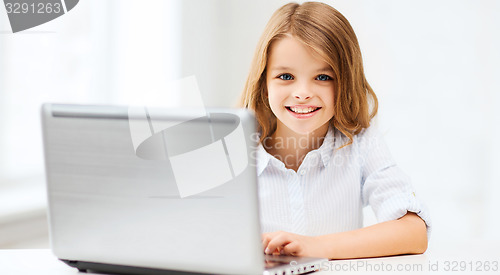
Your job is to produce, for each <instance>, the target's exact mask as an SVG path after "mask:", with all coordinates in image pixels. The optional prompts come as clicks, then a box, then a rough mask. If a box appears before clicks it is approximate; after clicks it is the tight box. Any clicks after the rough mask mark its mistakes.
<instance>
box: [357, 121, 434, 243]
mask: <svg viewBox="0 0 500 275" xmlns="http://www.w3.org/2000/svg"><path fill="white" fill-rule="evenodd" d="M357 138H358V139H359V143H358V145H359V147H358V150H359V153H360V155H361V156H362V179H361V190H362V200H363V206H366V205H370V206H371V207H372V209H373V211H374V212H375V216H376V217H377V220H378V221H379V222H384V221H389V220H396V219H398V218H401V217H402V216H404V215H405V214H406V213H407V212H413V213H416V214H417V215H418V216H419V217H420V218H422V220H424V222H425V224H426V226H427V235H428V236H429V235H430V232H431V220H430V216H429V211H428V210H427V208H426V207H425V205H424V204H423V203H422V202H421V201H420V200H419V199H418V197H417V193H416V192H415V189H414V188H413V186H412V184H411V181H410V178H409V177H408V176H407V175H406V174H405V173H404V172H403V171H402V170H401V169H400V168H399V167H398V166H397V165H396V163H395V161H394V159H393V158H392V156H391V154H390V151H389V149H388V147H387V144H386V143H385V141H384V139H383V137H382V136H381V135H380V133H379V132H378V131H377V130H376V129H374V128H373V126H372V127H369V128H368V129H365V130H364V131H363V132H361V133H360V134H359V135H358V137H357Z"/></svg>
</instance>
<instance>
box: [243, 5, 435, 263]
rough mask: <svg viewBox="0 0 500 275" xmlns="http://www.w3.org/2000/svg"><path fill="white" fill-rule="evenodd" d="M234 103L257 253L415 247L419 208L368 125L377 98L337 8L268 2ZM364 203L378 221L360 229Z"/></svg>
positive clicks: (423, 221) (423, 239) (420, 245)
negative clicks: (244, 145)
mask: <svg viewBox="0 0 500 275" xmlns="http://www.w3.org/2000/svg"><path fill="white" fill-rule="evenodd" d="M242 105H243V106H244V107H246V108H250V109H252V110H254V111H255V115H256V118H257V121H258V125H259V134H260V144H259V149H258V154H257V155H258V160H257V171H258V176H259V196H260V204H261V220H262V227H263V228H262V230H263V232H266V233H264V234H263V235H262V239H263V245H264V252H265V253H267V254H286V255H297V256H316V257H326V258H331V259H333V258H335V259H342V258H360V257H377V256H386V255H397V254H413V253H423V252H425V250H426V249H427V234H428V232H429V218H428V214H427V211H426V210H425V209H424V208H423V206H422V205H421V204H420V203H419V201H418V200H417V199H416V197H415V193H414V192H413V189H412V187H411V185H410V181H409V179H408V178H407V177H406V176H405V174H404V173H403V172H401V170H400V169H399V168H398V167H397V166H396V164H395V163H394V161H393V160H392V158H391V156H390V153H389V151H388V149H387V147H386V145H385V143H384V141H383V140H382V138H381V136H380V135H379V134H378V133H377V131H376V130H375V129H374V127H373V126H371V127H370V121H371V119H372V118H373V117H374V116H375V114H376V113H377V107H378V105H377V98H376V96H375V94H374V92H373V90H372V89H371V87H370V86H369V85H368V82H367V81H366V79H365V76H364V73H363V65H362V61H361V51H360V49H359V45H358V42H357V38H356V36H355V34H354V31H353V29H352V27H351V26H350V24H349V22H348V21H347V19H345V18H344V16H342V14H340V13H339V12H338V11H337V10H335V9H334V8H332V7H330V6H329V5H326V4H323V3H316V2H307V3H303V4H301V5H299V4H295V3H290V4H287V5H284V6H283V7H281V8H280V9H278V10H277V11H276V12H275V13H274V14H273V16H272V17H271V19H270V21H269V23H268V24H267V26H266V28H265V30H264V34H263V35H262V37H261V39H260V41H259V43H258V46H257V51H256V54H255V56H254V59H253V63H252V65H251V69H250V74H249V76H248V79H247V82H246V85H245V90H244V92H243V95H242ZM366 205H371V207H372V208H373V210H374V212H375V214H376V216H377V219H378V220H379V222H380V223H378V224H376V225H373V226H369V227H365V228H361V227H362V220H363V217H362V208H363V207H364V206H366Z"/></svg>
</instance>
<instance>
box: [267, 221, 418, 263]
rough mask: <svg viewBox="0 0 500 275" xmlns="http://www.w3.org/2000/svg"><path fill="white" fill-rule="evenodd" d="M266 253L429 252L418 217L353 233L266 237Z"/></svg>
mask: <svg viewBox="0 0 500 275" xmlns="http://www.w3.org/2000/svg"><path fill="white" fill-rule="evenodd" d="M263 245H264V249H265V253H267V254H271V253H274V254H286V255H295V256H310V257H320V258H329V259H350V258H367V257H381V256H389V255H400V254H421V253H424V252H425V250H426V249H427V228H426V225H425V222H424V221H423V220H422V219H421V218H420V217H419V216H417V214H415V213H412V212H408V213H407V214H406V215H404V216H403V217H401V218H399V219H397V220H393V221H387V222H382V223H379V224H375V225H372V226H368V227H365V228H360V229H357V230H353V231H347V232H341V233H335V234H329V235H322V236H315V237H309V236H302V235H297V234H293V233H288V232H282V231H278V232H272V233H264V234H263Z"/></svg>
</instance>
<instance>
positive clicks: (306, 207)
mask: <svg viewBox="0 0 500 275" xmlns="http://www.w3.org/2000/svg"><path fill="white" fill-rule="evenodd" d="M347 141H348V138H347V137H346V136H344V135H343V134H342V133H341V132H340V131H338V130H336V129H334V128H332V127H330V129H329V130H328V133H327V135H326V137H325V139H324V141H323V144H322V145H321V146H320V148H318V149H317V150H313V151H310V152H309V153H308V154H307V155H306V157H305V158H304V160H303V162H302V164H301V165H300V167H299V168H298V169H297V172H295V171H294V170H292V169H287V168H286V167H285V165H284V163H283V162H282V161H280V160H278V159H277V158H275V157H273V156H272V155H270V154H269V153H268V152H267V151H266V150H265V149H264V147H263V146H262V144H260V145H259V148H258V150H257V173H258V189H259V199H260V216H261V226H262V232H273V231H278V230H283V231H287V232H292V233H296V234H301V235H309V236H317V235H324V234H330V233H336V232H342V231H349V230H354V229H357V228H361V227H362V226H363V212H362V208H363V207H365V206H367V205H371V207H372V209H373V211H374V212H375V216H376V217H377V220H378V222H383V221H388V220H395V219H398V218H400V217H402V216H404V215H405V214H406V213H407V211H410V212H414V213H416V214H418V215H419V216H420V217H421V218H422V219H423V220H424V221H425V223H426V224H427V232H428V234H429V232H430V218H429V214H428V211H427V209H426V208H425V207H424V205H423V204H422V203H421V202H420V201H419V200H418V199H417V198H416V196H415V191H414V189H413V187H412V186H411V183H410V179H409V178H408V176H407V175H406V174H404V173H403V172H402V171H401V170H400V168H399V167H398V166H396V164H395V162H394V160H393V158H392V156H391V154H390V152H389V150H388V148H387V146H386V144H385V142H384V140H383V138H382V136H381V135H380V134H379V133H378V132H377V130H376V129H375V127H373V126H371V127H369V128H367V129H364V130H363V131H362V132H361V133H359V134H358V135H356V136H354V138H353V143H352V144H351V145H349V146H346V147H344V148H342V149H338V148H339V147H341V146H342V145H343V144H344V143H346V142H347Z"/></svg>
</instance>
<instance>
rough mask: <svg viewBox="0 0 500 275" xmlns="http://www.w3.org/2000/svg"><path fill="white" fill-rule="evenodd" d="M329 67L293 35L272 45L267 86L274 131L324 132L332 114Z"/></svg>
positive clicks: (332, 86)
mask: <svg viewBox="0 0 500 275" xmlns="http://www.w3.org/2000/svg"><path fill="white" fill-rule="evenodd" d="M333 75H334V74H333V71H332V69H331V67H330V66H329V65H328V64H327V63H326V62H325V61H323V60H321V59H320V58H319V57H318V56H317V55H315V54H314V53H313V52H312V50H311V49H310V48H308V47H307V46H305V45H304V44H302V43H301V42H300V41H299V40H297V39H296V38H293V37H292V36H286V37H284V38H282V39H280V40H277V41H275V42H274V43H273V44H272V45H271V49H270V52H269V57H268V62H267V72H266V84H267V90H268V97H269V105H270V107H271V110H272V112H273V113H274V115H275V116H276V118H277V119H278V121H277V128H276V132H282V131H285V132H286V131H287V130H288V129H289V130H292V131H293V132H295V133H297V134H299V135H305V134H310V133H312V132H320V133H326V131H327V129H328V122H329V121H330V119H331V118H332V117H333V115H334V83H335V82H334V80H333Z"/></svg>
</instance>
